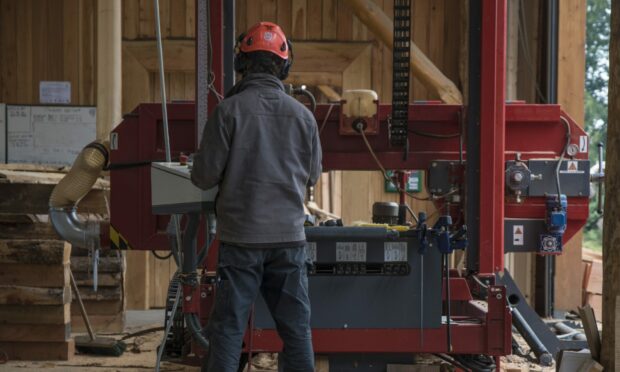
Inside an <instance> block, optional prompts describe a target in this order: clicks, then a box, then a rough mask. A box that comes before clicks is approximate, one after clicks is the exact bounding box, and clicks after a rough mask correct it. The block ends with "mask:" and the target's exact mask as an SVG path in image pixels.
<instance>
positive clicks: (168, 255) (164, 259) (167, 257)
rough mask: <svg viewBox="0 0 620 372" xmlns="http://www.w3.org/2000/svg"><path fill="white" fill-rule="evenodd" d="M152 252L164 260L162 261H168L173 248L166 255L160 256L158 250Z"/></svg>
mask: <svg viewBox="0 0 620 372" xmlns="http://www.w3.org/2000/svg"><path fill="white" fill-rule="evenodd" d="M151 253H152V254H153V256H155V258H157V259H158V260H162V261H166V260H168V259H169V258H170V257H172V250H171V251H170V253H168V254H167V255H166V256H160V255H159V253H157V252H156V251H151Z"/></svg>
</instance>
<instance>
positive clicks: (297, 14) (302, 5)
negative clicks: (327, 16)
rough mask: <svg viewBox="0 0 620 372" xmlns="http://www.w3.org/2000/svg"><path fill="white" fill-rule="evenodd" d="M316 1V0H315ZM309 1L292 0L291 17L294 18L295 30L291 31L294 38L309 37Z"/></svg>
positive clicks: (303, 38) (302, 38) (293, 25)
mask: <svg viewBox="0 0 620 372" xmlns="http://www.w3.org/2000/svg"><path fill="white" fill-rule="evenodd" d="M315 1H316V0H315ZM307 12H308V9H307V1H306V0H292V3H291V17H292V20H293V24H292V27H293V29H292V30H293V31H292V33H291V35H292V37H291V38H292V39H294V40H305V39H306V37H307V29H306V22H307V19H306V17H307V14H308V13H307Z"/></svg>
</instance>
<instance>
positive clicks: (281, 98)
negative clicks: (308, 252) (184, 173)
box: [192, 74, 321, 246]
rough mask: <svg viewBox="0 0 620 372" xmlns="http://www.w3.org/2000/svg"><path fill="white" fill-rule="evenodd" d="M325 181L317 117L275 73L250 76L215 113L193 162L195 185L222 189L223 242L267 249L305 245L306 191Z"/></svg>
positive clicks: (218, 208) (219, 203)
mask: <svg viewBox="0 0 620 372" xmlns="http://www.w3.org/2000/svg"><path fill="white" fill-rule="evenodd" d="M320 174H321V143H320V140H319V134H318V128H317V124H316V121H315V119H314V116H313V115H312V113H311V112H310V111H309V110H308V109H307V108H306V107H305V106H304V105H302V104H301V103H300V102H298V101H297V100H295V99H294V98H292V97H290V96H289V95H287V94H286V93H285V92H284V86H283V85H282V82H281V81H280V80H279V79H277V78H276V77H275V76H272V75H270V74H249V75H248V76H246V77H245V78H244V79H243V80H241V81H240V82H239V83H238V84H237V85H235V87H233V89H232V90H231V92H230V93H229V94H228V96H227V98H226V99H224V100H223V101H222V102H221V103H220V104H219V105H218V106H217V107H216V108H215V109H214V111H213V113H212V114H211V116H210V117H209V119H208V122H207V124H206V127H205V130H204V134H203V137H202V141H201V144H200V149H199V150H198V153H196V155H195V157H194V165H193V168H192V182H193V183H194V184H195V185H197V186H198V187H200V188H202V189H209V188H211V187H213V186H216V185H218V186H219V194H218V197H217V202H216V211H217V224H218V226H217V227H218V233H219V239H220V240H221V241H224V242H227V243H232V244H240V245H250V246H252V245H256V246H269V244H275V245H282V243H293V242H295V243H297V242H301V241H304V240H305V238H306V237H305V233H304V226H303V225H304V220H305V217H304V209H303V203H304V198H305V192H306V187H307V186H312V185H314V184H315V183H316V182H317V180H318V178H319V176H320Z"/></svg>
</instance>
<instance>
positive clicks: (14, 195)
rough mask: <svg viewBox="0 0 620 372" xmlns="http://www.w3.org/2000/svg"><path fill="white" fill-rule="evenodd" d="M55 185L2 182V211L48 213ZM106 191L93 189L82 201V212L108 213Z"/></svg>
mask: <svg viewBox="0 0 620 372" xmlns="http://www.w3.org/2000/svg"><path fill="white" fill-rule="evenodd" d="M54 186H55V185H45V184H36V185H35V184H29V185H26V184H5V183H0V213H19V214H47V212H48V210H49V197H50V195H51V193H52V190H53V189H54ZM105 195H106V192H105V191H102V190H91V191H90V192H89V193H88V194H87V195H86V196H85V197H84V199H82V200H81V201H80V204H79V211H80V213H93V214H101V215H107V213H108V208H107V205H106V200H105Z"/></svg>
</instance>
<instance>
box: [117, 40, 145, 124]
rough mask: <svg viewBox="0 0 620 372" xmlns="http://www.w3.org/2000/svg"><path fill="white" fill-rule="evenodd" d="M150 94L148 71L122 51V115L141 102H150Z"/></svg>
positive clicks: (130, 55) (124, 50)
mask: <svg viewBox="0 0 620 372" xmlns="http://www.w3.org/2000/svg"><path fill="white" fill-rule="evenodd" d="M125 43H127V42H124V43H123V44H125ZM150 92H151V80H150V76H149V71H148V70H147V69H146V68H144V66H143V65H142V64H140V62H138V60H136V58H135V57H134V56H133V55H132V54H131V53H129V52H127V50H126V49H123V104H122V112H123V114H127V113H130V112H132V111H133V110H134V109H135V108H136V107H137V106H138V105H139V104H140V103H142V102H145V101H150Z"/></svg>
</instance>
